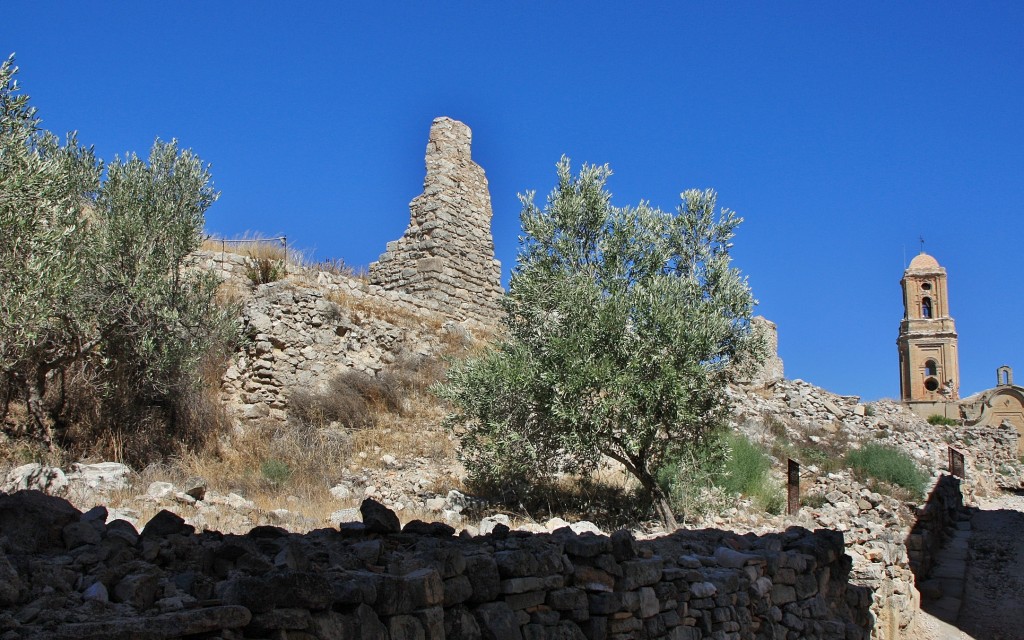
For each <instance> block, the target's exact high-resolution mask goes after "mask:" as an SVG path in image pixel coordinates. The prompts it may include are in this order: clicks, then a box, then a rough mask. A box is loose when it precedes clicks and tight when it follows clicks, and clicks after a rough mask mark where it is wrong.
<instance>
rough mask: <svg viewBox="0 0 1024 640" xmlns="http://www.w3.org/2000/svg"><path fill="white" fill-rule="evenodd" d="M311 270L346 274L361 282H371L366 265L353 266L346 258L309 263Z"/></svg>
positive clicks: (338, 274)
mask: <svg viewBox="0 0 1024 640" xmlns="http://www.w3.org/2000/svg"><path fill="white" fill-rule="evenodd" d="M307 267H308V268H309V269H310V270H311V271H326V272H327V273H333V274H334V275H336V276H344V277H346V278H349V279H351V280H358V281H359V282H369V280H370V276H369V274H368V273H367V272H366V268H365V267H353V266H352V265H350V264H348V263H347V262H345V259H344V258H326V259H324V260H317V261H315V262H311V263H310V264H308V265H307Z"/></svg>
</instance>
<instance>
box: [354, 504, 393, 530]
mask: <svg viewBox="0 0 1024 640" xmlns="http://www.w3.org/2000/svg"><path fill="white" fill-rule="evenodd" d="M359 513H361V514H362V516H363V525H365V527H366V530H367V531H369V532H370V533H399V532H400V531H401V530H402V523H401V522H400V521H399V520H398V516H397V515H396V514H395V512H394V511H392V510H391V509H388V508H387V507H385V506H384V505H382V504H381V503H379V502H377V501H376V500H374V499H372V498H367V499H365V500H363V504H361V505H359Z"/></svg>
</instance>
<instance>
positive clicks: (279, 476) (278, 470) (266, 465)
mask: <svg viewBox="0 0 1024 640" xmlns="http://www.w3.org/2000/svg"><path fill="white" fill-rule="evenodd" d="M260 473H262V474H263V477H264V479H266V480H267V482H270V483H271V484H274V485H281V484H284V483H285V482H288V479H289V478H291V477H292V469H291V467H289V466H288V463H286V462H283V461H281V460H276V459H274V458H271V459H269V460H264V461H263V464H262V465H261V466H260Z"/></svg>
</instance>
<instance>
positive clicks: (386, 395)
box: [289, 371, 402, 429]
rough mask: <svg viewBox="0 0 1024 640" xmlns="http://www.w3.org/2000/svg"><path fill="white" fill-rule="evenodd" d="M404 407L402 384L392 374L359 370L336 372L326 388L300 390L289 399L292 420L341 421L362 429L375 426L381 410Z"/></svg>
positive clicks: (312, 424)
mask: <svg viewBox="0 0 1024 640" xmlns="http://www.w3.org/2000/svg"><path fill="white" fill-rule="evenodd" d="M401 409H402V399H401V396H400V395H399V390H398V385H397V384H396V382H395V381H394V380H393V379H392V378H391V377H390V376H388V375H387V374H382V375H380V376H376V377H374V376H371V375H369V374H366V373H362V372H359V371H346V372H345V373H341V374H338V375H336V376H334V377H333V378H331V380H330V381H329V382H328V383H327V388H326V389H324V390H322V391H309V390H297V391H295V392H293V393H292V395H291V398H290V399H289V417H290V418H291V419H292V421H293V422H294V423H297V424H299V425H303V426H307V427H315V428H319V427H325V426H327V425H330V424H332V423H338V424H341V425H343V426H345V427H348V428H350V429H361V428H365V427H370V426H373V424H374V423H375V419H376V416H377V415H378V414H379V413H381V412H384V411H387V412H393V413H398V412H400V411H401Z"/></svg>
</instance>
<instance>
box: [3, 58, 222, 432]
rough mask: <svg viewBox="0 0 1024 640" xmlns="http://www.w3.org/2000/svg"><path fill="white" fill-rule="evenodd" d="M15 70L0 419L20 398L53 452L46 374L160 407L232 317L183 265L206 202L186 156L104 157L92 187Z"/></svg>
mask: <svg viewBox="0 0 1024 640" xmlns="http://www.w3.org/2000/svg"><path fill="white" fill-rule="evenodd" d="M16 74H17V67H15V66H14V63H13V56H12V57H11V58H9V59H8V60H7V61H5V62H4V63H2V65H0V283H2V286H0V417H2V415H3V414H5V413H6V411H7V408H8V406H9V402H10V401H11V400H12V399H14V398H16V397H21V398H23V399H24V400H25V401H26V403H27V405H28V408H29V413H30V416H31V421H30V425H29V426H30V427H31V428H32V429H34V430H36V431H37V432H38V435H40V436H42V437H43V438H44V440H46V441H47V442H49V443H50V444H53V439H54V425H55V423H58V422H60V412H61V406H60V403H61V402H63V393H62V394H59V396H58V398H57V399H56V401H51V400H48V399H47V387H48V386H49V385H50V383H51V382H52V381H53V380H54V379H55V376H60V377H61V380H62V382H63V377H62V376H63V374H64V373H65V372H67V371H69V370H71V369H73V368H75V369H76V370H77V371H79V372H86V373H87V375H88V376H90V379H94V380H95V381H96V385H97V386H98V388H99V393H100V395H101V396H102V398H101V400H102V402H105V403H107V405H111V403H115V404H116V403H121V404H124V403H126V402H127V403H135V404H138V405H144V406H148V405H164V406H170V405H171V404H173V402H174V394H175V393H176V392H179V391H181V390H182V389H183V388H185V387H188V386H190V385H193V384H194V382H195V379H196V365H197V363H198V361H199V359H200V358H201V357H202V356H203V353H204V352H205V351H206V350H207V349H208V347H209V346H210V345H211V344H212V343H214V342H218V341H223V340H224V339H226V338H228V337H229V336H230V334H231V333H232V322H231V320H230V319H229V317H228V315H227V313H226V312H225V311H222V310H220V309H218V308H217V307H216V306H215V305H214V304H213V295H214V288H215V286H216V283H215V282H213V280H212V279H211V277H210V276H206V275H200V274H198V273H195V272H191V271H189V270H188V269H187V268H186V266H187V265H186V256H187V255H188V254H189V253H190V252H192V251H193V250H195V249H196V248H197V247H198V246H199V244H200V242H201V239H202V235H201V234H202V229H203V218H204V212H205V211H206V209H207V208H208V207H209V206H210V204H211V203H212V202H213V201H214V200H215V199H216V197H217V193H216V192H215V191H214V190H213V188H212V186H211V185H210V182H209V180H210V176H209V173H208V171H207V169H206V168H205V167H204V166H203V165H202V163H201V162H200V160H199V159H198V158H197V157H196V156H195V155H194V154H192V153H191V152H189V151H179V150H178V148H177V145H176V143H175V142H173V141H172V142H170V143H165V142H161V141H159V140H157V141H156V143H155V144H154V146H153V150H152V152H151V154H150V157H149V162H148V163H146V162H143V161H141V160H139V159H138V158H135V157H134V156H130V157H129V158H128V159H127V160H125V161H121V160H117V159H115V161H114V162H113V163H111V164H110V165H109V166H107V168H106V177H105V179H101V176H102V174H103V165H102V163H101V162H100V161H99V160H98V159H97V158H96V157H95V155H94V154H93V151H92V149H91V148H84V147H82V146H81V145H79V144H78V142H77V140H76V138H75V136H74V134H69V135H68V137H67V140H66V142H65V143H64V144H61V143H60V141H59V140H58V139H57V138H56V136H54V135H53V134H51V133H49V132H48V131H45V130H44V129H42V128H41V127H40V120H39V118H38V117H37V115H36V110H35V109H34V108H33V107H31V106H30V105H29V99H28V96H27V95H25V94H22V93H20V91H19V87H18V84H17V82H16V80H15V76H16ZM108 408H111V407H109V406H108ZM104 417H107V418H109V417H111V416H109V415H108V416H104Z"/></svg>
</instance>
